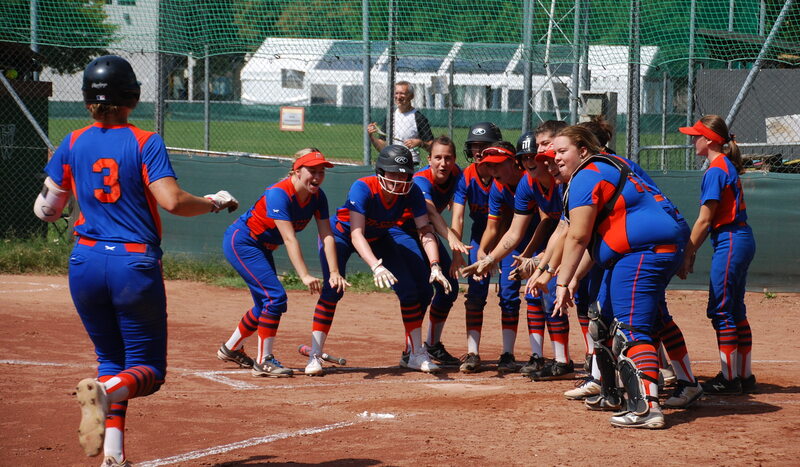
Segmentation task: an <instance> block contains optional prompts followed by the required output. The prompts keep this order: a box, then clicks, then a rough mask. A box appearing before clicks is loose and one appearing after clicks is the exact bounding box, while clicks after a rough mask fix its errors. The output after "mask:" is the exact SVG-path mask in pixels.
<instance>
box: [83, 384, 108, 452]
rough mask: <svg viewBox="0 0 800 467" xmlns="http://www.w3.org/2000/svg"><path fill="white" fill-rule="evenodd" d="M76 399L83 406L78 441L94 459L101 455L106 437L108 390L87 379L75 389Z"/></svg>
mask: <svg viewBox="0 0 800 467" xmlns="http://www.w3.org/2000/svg"><path fill="white" fill-rule="evenodd" d="M75 397H76V398H77V399H78V404H80V406H81V424H80V425H79V427H78V441H79V442H80V443H81V447H83V451H84V452H85V453H86V455H87V456H90V457H93V456H96V455H98V454H100V451H101V450H102V449H103V441H104V440H105V436H106V415H107V414H108V399H107V397H106V388H105V386H103V383H101V382H99V381H97V380H96V379H94V378H86V379H83V380H81V381H80V382H79V383H78V386H77V387H76V388H75Z"/></svg>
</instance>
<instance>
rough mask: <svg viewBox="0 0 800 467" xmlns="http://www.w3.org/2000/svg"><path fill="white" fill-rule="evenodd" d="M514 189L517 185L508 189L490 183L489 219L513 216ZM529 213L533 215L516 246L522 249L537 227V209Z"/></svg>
mask: <svg viewBox="0 0 800 467" xmlns="http://www.w3.org/2000/svg"><path fill="white" fill-rule="evenodd" d="M520 182H522V179H520ZM515 189H519V185H517V186H516V187H510V186H508V185H504V184H502V183H500V182H498V181H497V180H495V181H494V182H493V183H492V190H491V191H490V192H489V219H494V220H500V218H511V216H512V215H513V214H514V205H515V200H514V190H515ZM534 204H535V202H534ZM530 213H531V214H533V219H532V220H531V223H530V224H529V225H528V229H527V230H526V231H525V234H524V235H523V236H522V238H521V239H520V242H519V244H518V245H522V247H523V248H524V247H525V245H527V244H528V243H529V242H530V241H531V237H533V233H534V232H535V231H536V226H537V225H539V220H540V219H539V210H538V208H536V207H534V208H533V209H531V211H530ZM526 214H527V213H526ZM500 234H501V235H502V234H503V232H500Z"/></svg>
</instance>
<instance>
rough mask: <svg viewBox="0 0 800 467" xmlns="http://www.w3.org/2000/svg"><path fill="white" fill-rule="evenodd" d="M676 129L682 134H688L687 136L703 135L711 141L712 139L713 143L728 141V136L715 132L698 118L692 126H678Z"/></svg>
mask: <svg viewBox="0 0 800 467" xmlns="http://www.w3.org/2000/svg"><path fill="white" fill-rule="evenodd" d="M678 131H680V132H681V133H683V134H684V135H689V136H705V137H706V138H708V139H710V140H711V141H714V142H715V143H719V144H725V143H727V142H728V138H726V137H724V136H721V135H719V134H717V133H716V132H715V131H714V130H712V129H711V128H709V127H707V126H705V125H703V123H702V122H701V121H700V120H698V121H697V123H695V124H694V125H692V126H682V127H680V128H678Z"/></svg>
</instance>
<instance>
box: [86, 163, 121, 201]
mask: <svg viewBox="0 0 800 467" xmlns="http://www.w3.org/2000/svg"><path fill="white" fill-rule="evenodd" d="M104 169H108V175H106V176H104V177H103V186H104V187H105V188H96V189H95V190H94V197H95V198H97V199H98V200H100V202H101V203H114V202H116V201H117V200H118V199H119V197H120V189H119V165H118V164H117V161H115V160H114V159H109V158H103V159H98V160H97V162H95V163H94V165H93V166H92V172H95V173H103V170H104Z"/></svg>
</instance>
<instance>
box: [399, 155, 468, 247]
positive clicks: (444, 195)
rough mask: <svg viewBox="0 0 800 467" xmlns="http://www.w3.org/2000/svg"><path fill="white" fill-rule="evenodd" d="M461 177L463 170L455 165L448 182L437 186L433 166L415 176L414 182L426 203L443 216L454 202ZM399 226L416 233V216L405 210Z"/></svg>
mask: <svg viewBox="0 0 800 467" xmlns="http://www.w3.org/2000/svg"><path fill="white" fill-rule="evenodd" d="M460 176H461V169H460V168H458V166H457V165H453V170H452V171H451V173H450V176H449V177H448V178H447V181H446V182H445V183H443V184H441V185H437V184H436V182H435V178H434V176H433V172H431V166H426V167H425V168H423V169H421V170H419V171H417V173H415V174H414V178H412V181H413V182H414V184H415V185H417V186H418V187H419V189H420V190H422V196H424V197H425V201H430V202H431V203H433V205H434V206H435V207H436V211H437V212H438V213H439V214H441V213H442V211H444V209H445V208H446V207H447V205H448V204H450V201H452V200H453V193H455V191H456V185H457V184H458V179H459V177H460ZM398 224H399V225H400V227H402V228H403V229H404V230H406V231H408V232H416V230H417V226H416V225H414V215H413V214H412V212H411V210H410V209H406V210H405V212H404V213H403V218H402V219H401V220H400V222H399V223H398Z"/></svg>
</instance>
